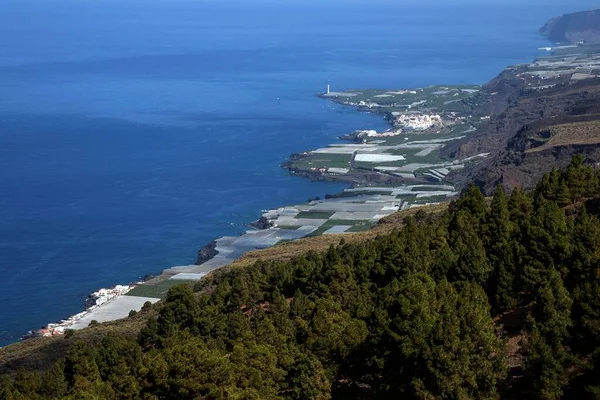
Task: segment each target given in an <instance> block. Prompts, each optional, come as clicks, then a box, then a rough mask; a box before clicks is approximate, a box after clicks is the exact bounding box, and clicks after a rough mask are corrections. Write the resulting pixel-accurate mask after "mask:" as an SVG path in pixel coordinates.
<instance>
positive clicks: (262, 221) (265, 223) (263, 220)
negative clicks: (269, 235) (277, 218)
mask: <svg viewBox="0 0 600 400" xmlns="http://www.w3.org/2000/svg"><path fill="white" fill-rule="evenodd" d="M250 225H251V226H253V227H254V228H256V229H269V228H271V227H273V222H271V221H269V219H268V218H267V217H264V216H263V217H260V218H259V219H258V220H257V221H255V222H252V223H251V224H250Z"/></svg>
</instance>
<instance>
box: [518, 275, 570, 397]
mask: <svg viewBox="0 0 600 400" xmlns="http://www.w3.org/2000/svg"><path fill="white" fill-rule="evenodd" d="M544 278H545V279H544V281H543V282H542V286H541V287H540V288H539V290H538V293H537V297H536V301H535V307H534V310H533V314H532V318H531V320H530V325H531V328H530V329H531V332H532V333H531V336H530V338H529V340H528V345H527V355H528V360H527V364H526V370H527V372H528V374H529V377H530V379H531V381H532V383H533V388H534V389H535V393H537V396H538V398H540V399H543V400H553V399H559V398H561V396H562V394H563V392H562V388H563V387H564V386H565V385H566V384H567V382H568V379H569V377H568V373H567V367H568V365H569V363H570V361H571V355H570V354H569V352H568V351H567V348H566V345H567V342H568V339H569V329H570V328H571V326H572V322H571V305H572V300H571V298H570V296H569V292H568V291H567V290H566V288H565V287H564V284H563V280H562V278H561V276H560V274H559V273H558V271H556V270H555V269H554V268H551V269H549V271H548V274H547V275H546V276H545V277H544Z"/></svg>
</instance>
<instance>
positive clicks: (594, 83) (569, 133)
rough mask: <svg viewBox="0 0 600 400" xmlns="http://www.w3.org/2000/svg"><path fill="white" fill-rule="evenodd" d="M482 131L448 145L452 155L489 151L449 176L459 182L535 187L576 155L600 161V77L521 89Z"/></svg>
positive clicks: (486, 186)
mask: <svg viewBox="0 0 600 400" xmlns="http://www.w3.org/2000/svg"><path fill="white" fill-rule="evenodd" d="M507 104H508V105H507V106H506V108H505V109H504V110H502V111H500V113H498V114H496V115H493V116H492V118H491V119H490V120H489V122H488V123H486V124H485V125H482V126H481V127H480V129H479V130H478V132H477V133H475V134H474V135H473V136H472V137H470V138H469V139H467V140H465V141H463V142H462V143H456V144H454V145H453V146H449V147H448V148H446V149H445V151H446V152H447V155H448V156H456V157H461V158H462V157H468V156H470V155H472V154H477V153H481V152H489V153H490V156H489V157H488V159H487V160H485V161H484V162H481V163H479V164H473V165H470V166H469V167H468V168H465V169H464V170H462V171H459V172H456V173H455V174H454V175H451V176H449V178H450V179H452V180H453V181H454V182H455V183H456V184H457V185H459V186H463V185H466V184H467V183H469V182H472V181H475V182H476V183H477V184H478V185H479V186H480V187H481V188H482V189H483V190H484V191H485V192H486V193H488V194H489V193H491V192H492V191H493V189H494V188H495V187H496V186H497V185H503V186H505V188H507V189H512V188H514V187H516V186H523V187H525V188H531V187H532V186H533V185H534V184H535V183H536V182H537V181H538V180H539V179H540V178H541V177H542V175H543V174H544V173H546V172H548V171H550V170H551V169H552V168H561V167H565V166H566V165H568V163H569V162H570V160H571V158H572V156H573V155H575V154H583V155H584V156H585V158H586V162H587V163H591V164H597V163H600V79H599V78H595V79H586V80H584V81H580V82H576V83H572V84H563V85H557V86H556V87H554V88H551V89H547V90H543V91H535V92H530V93H526V92H524V91H523V90H521V91H520V95H519V97H518V98H516V99H512V100H510V101H509V102H508V103H507Z"/></svg>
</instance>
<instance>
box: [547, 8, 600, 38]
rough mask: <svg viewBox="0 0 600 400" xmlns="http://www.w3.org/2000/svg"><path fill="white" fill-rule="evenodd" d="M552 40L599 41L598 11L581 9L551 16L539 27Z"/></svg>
mask: <svg viewBox="0 0 600 400" xmlns="http://www.w3.org/2000/svg"><path fill="white" fill-rule="evenodd" d="M540 33H541V34H543V35H545V36H546V37H548V39H550V40H551V41H553V42H569V43H578V42H581V41H585V42H588V43H596V42H598V41H600V11H599V10H593V11H582V12H578V13H573V14H566V15H563V16H561V17H557V18H553V19H551V20H550V21H548V23H546V25H544V26H543V27H542V28H541V29H540Z"/></svg>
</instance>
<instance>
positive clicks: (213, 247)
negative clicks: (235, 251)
mask: <svg viewBox="0 0 600 400" xmlns="http://www.w3.org/2000/svg"><path fill="white" fill-rule="evenodd" d="M217 254H219V251H218V250H217V242H216V241H215V240H213V241H212V242H210V243H209V244H207V245H206V246H204V247H203V248H201V249H200V250H199V251H198V259H197V260H196V265H201V264H204V263H205V262H207V261H208V260H211V259H212V258H214V257H215V256H216V255H217Z"/></svg>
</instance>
